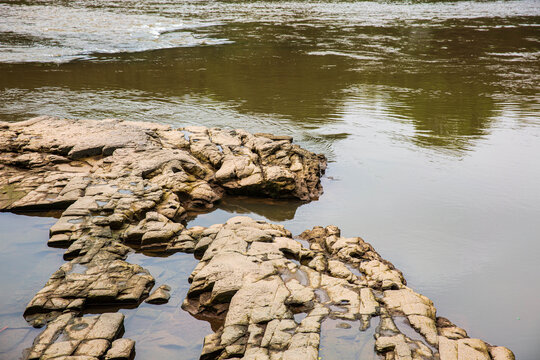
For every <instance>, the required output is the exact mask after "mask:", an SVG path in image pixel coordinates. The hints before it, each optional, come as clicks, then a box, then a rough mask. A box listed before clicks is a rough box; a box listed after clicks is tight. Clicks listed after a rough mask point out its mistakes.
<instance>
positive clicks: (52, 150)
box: [0, 117, 326, 218]
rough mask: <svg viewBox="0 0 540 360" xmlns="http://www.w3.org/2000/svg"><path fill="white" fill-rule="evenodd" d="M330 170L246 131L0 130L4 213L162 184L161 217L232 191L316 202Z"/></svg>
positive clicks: (104, 124) (70, 125) (32, 123)
mask: <svg viewBox="0 0 540 360" xmlns="http://www.w3.org/2000/svg"><path fill="white" fill-rule="evenodd" d="M325 167H326V160H325V158H324V156H322V155H315V154H313V153H310V152H308V151H306V150H304V149H302V148H300V147H299V146H298V145H294V144H292V139H291V138H288V137H278V136H272V135H268V134H259V135H253V134H250V133H248V132H246V131H243V130H221V129H217V128H212V129H207V128H204V127H187V128H181V129H172V128H171V127H170V126H165V125H159V124H155V123H141V122H126V121H121V120H100V121H98V120H67V119H58V118H52V117H39V118H34V119H31V120H28V121H23V122H19V123H1V124H0V175H1V176H0V194H1V195H0V209H8V210H23V209H35V208H45V209H50V208H51V207H55V206H56V207H61V208H64V207H65V206H66V205H67V204H70V203H73V202H75V201H76V200H77V199H79V198H81V197H85V196H94V195H95V194H96V193H97V192H99V190H96V189H95V187H99V186H100V185H101V184H106V185H116V186H118V190H117V191H121V190H125V191H133V192H134V195H135V197H138V195H141V196H142V197H144V196H143V195H142V194H141V192H143V191H144V188H145V187H146V186H154V187H157V188H159V189H160V190H161V191H162V192H163V194H161V195H160V198H159V200H161V201H160V205H161V206H160V210H161V212H162V213H163V214H164V215H165V216H167V217H169V218H175V217H181V216H182V214H183V212H184V211H185V209H186V208H190V207H210V206H212V204H213V203H214V202H215V201H217V200H219V199H220V198H221V196H222V195H223V193H224V192H225V191H227V192H229V193H240V194H252V195H256V196H269V197H275V198H297V199H300V200H313V199H317V198H318V196H319V195H320V193H321V192H322V188H321V185H320V181H319V180H320V175H321V174H322V173H323V172H324V170H325ZM123 180H125V181H123ZM117 182H119V183H117ZM131 182H135V183H137V185H139V184H140V185H142V188H141V187H140V186H136V185H131V186H129V184H130V183H131ZM124 185H125V186H127V187H128V188H124V187H123V186H124ZM133 187H136V188H133ZM104 191H106V189H104ZM108 191H109V192H112V193H114V191H112V190H110V189H109V190H108ZM102 193H103V192H102ZM171 193H172V194H174V195H171ZM92 194H94V195H92ZM111 195H112V194H111ZM179 198H180V200H181V201H180V202H181V204H180V203H179Z"/></svg>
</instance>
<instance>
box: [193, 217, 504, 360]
mask: <svg viewBox="0 0 540 360" xmlns="http://www.w3.org/2000/svg"><path fill="white" fill-rule="evenodd" d="M191 237H192V238H193V239H194V241H195V242H196V243H197V245H196V247H197V246H199V247H202V246H204V248H205V251H204V252H202V251H200V252H198V253H197V252H196V255H197V254H198V256H199V257H200V258H201V261H200V263H199V264H198V266H197V267H196V268H195V270H194V271H193V273H192V274H191V276H190V281H191V287H190V289H189V292H188V295H187V297H186V299H185V300H184V304H183V308H184V309H185V310H187V311H189V312H190V313H191V314H193V315H194V316H195V317H197V318H200V319H205V320H208V321H210V322H211V323H212V324H213V325H214V326H213V328H214V329H216V332H215V333H214V334H211V335H209V336H207V337H206V338H205V342H204V348H203V352H202V355H201V359H231V358H243V359H252V360H255V359H257V360H277V359H282V360H296V359H298V360H300V359H303V360H309V359H314V360H315V359H317V358H318V348H319V344H320V331H321V324H322V323H323V322H324V321H325V320H326V319H342V320H347V321H349V322H348V323H347V324H350V323H351V322H353V323H354V322H357V325H356V326H357V329H358V330H357V331H365V330H366V329H367V328H369V327H370V326H371V325H370V323H371V320H372V318H373V317H378V318H379V321H378V323H379V325H378V326H377V328H376V330H375V338H376V342H375V349H374V350H375V351H376V352H377V353H378V354H379V355H380V356H381V357H382V358H385V359H396V360H398V359H401V360H405V359H443V360H446V359H456V360H457V359H459V360H465V359H485V360H490V359H513V354H512V352H511V351H510V350H508V349H506V348H504V347H495V346H491V345H489V344H487V343H485V342H484V341H482V340H480V339H470V338H469V337H468V336H467V333H466V332H465V330H463V329H461V328H459V327H458V326H456V325H454V324H453V323H451V322H450V321H449V320H447V319H445V318H441V317H437V316H436V309H435V307H434V305H433V303H432V302H431V300H429V299H428V298H426V297H425V296H423V295H421V294H418V293H416V292H414V291H413V290H412V289H410V288H409V287H407V286H406V283H405V280H404V278H403V275H402V274H401V272H400V271H399V270H397V269H395V268H394V266H393V265H392V264H391V263H390V262H388V261H386V260H384V259H382V258H381V257H380V255H379V254H378V253H377V252H376V251H375V250H374V249H373V247H372V246H371V245H369V244H368V243H366V242H364V241H363V240H362V239H361V238H358V237H355V238H345V237H342V236H341V235H340V230H339V229H338V228H337V227H335V226H329V227H326V228H322V227H315V228H313V229H312V230H309V231H305V232H304V233H302V234H301V236H300V237H301V238H302V239H303V240H307V241H308V242H309V249H306V248H304V247H303V246H302V245H301V244H300V243H299V242H297V241H296V240H295V239H293V238H292V236H291V233H290V232H289V231H287V230H286V229H285V228H283V227H282V226H280V225H273V224H269V223H265V222H261V221H255V220H252V219H251V218H248V217H235V218H232V219H230V220H229V221H227V223H225V224H223V225H214V226H212V227H210V228H207V229H204V230H202V231H201V229H197V231H195V232H193V233H192V235H191ZM200 243H202V244H204V245H199V244H200ZM300 313H303V314H304V316H303V318H302V317H300V319H301V320H299V321H296V320H295V314H300ZM347 324H345V325H346V326H349V325H347Z"/></svg>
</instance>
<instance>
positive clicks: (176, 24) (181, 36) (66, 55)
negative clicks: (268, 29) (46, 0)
mask: <svg viewBox="0 0 540 360" xmlns="http://www.w3.org/2000/svg"><path fill="white" fill-rule="evenodd" d="M0 13H2V14H3V15H2V21H0V34H10V35H12V36H11V37H12V38H13V39H15V41H10V42H6V43H4V44H1V38H2V37H0V46H1V48H2V49H3V51H0V62H66V61H71V60H74V59H80V58H91V57H93V55H94V54H98V53H107V54H111V53H121V52H140V51H147V50H157V49H166V48H174V47H189V46H200V45H216V44H226V43H229V42H230V41H229V40H227V39H216V38H211V37H207V36H205V35H203V34H196V33H195V30H196V29H199V28H203V27H208V26H215V25H218V24H219V23H215V22H198V21H184V20H180V19H178V18H167V17H163V16H160V15H153V14H131V13H127V14H126V13H118V12H115V11H110V10H104V9H101V8H72V7H64V6H42V5H34V6H10V5H7V4H1V5H0ZM17 39H23V40H22V41H18V40H17Z"/></svg>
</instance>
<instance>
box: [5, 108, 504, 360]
mask: <svg viewBox="0 0 540 360" xmlns="http://www.w3.org/2000/svg"><path fill="white" fill-rule="evenodd" d="M325 166H326V162H325V159H324V156H322V155H316V154H312V153H310V152H308V151H306V150H303V149H301V148H300V147H298V146H297V145H294V144H292V139H291V138H289V137H280V136H274V135H269V134H255V135H253V134H249V133H247V132H245V131H242V130H221V129H207V128H203V127H189V128H182V129H172V128H170V127H168V126H164V125H157V124H153V123H132V122H124V121H119V120H104V121H93V120H79V121H76V120H66V119H57V118H49V117H41V118H36V119H32V120H29V121H26V122H22V123H15V124H7V123H1V124H0V210H4V211H23V210H24V211H27V210H40V209H47V210H48V209H52V208H57V209H61V210H62V214H61V217H60V218H59V220H58V221H57V223H56V224H55V225H53V226H52V227H51V229H50V239H49V245H50V246H56V247H64V248H66V251H65V253H64V258H65V260H66V261H67V262H66V263H65V264H64V265H62V266H61V267H60V269H59V270H58V271H56V272H55V273H54V274H53V275H52V276H51V277H50V279H49V281H48V282H47V283H46V284H45V287H44V288H43V289H42V290H40V291H39V292H38V293H37V294H36V295H35V296H34V297H33V299H31V300H30V302H29V303H28V305H27V307H26V311H25V314H24V315H25V318H26V319H27V320H28V321H29V322H30V323H31V324H32V325H34V326H36V327H41V326H45V325H46V328H45V330H44V331H43V332H42V334H41V335H39V336H38V337H37V338H36V340H35V342H34V345H33V346H32V348H31V349H29V352H28V354H27V358H29V359H53V358H54V359H66V360H67V359H80V360H82V359H107V360H111V359H128V358H130V357H132V356H133V352H134V342H133V341H132V340H129V339H122V338H120V337H121V335H122V327H123V325H122V324H123V315H122V314H119V313H103V314H102V315H98V316H86V315H84V314H85V312H87V311H88V310H89V309H90V308H93V310H94V311H99V308H96V306H102V305H108V306H109V309H110V306H114V307H116V308H122V307H133V306H138V304H140V303H141V302H142V301H145V300H146V301H147V302H149V303H154V304H160V303H165V302H167V301H168V300H169V297H170V294H169V291H170V287H169V286H167V285H162V286H160V287H159V288H158V289H156V290H154V291H153V292H152V288H153V286H154V283H155V281H154V278H153V277H152V275H151V274H150V273H149V272H148V271H147V270H145V269H143V268H142V267H140V266H138V265H134V264H130V263H128V262H126V261H125V260H126V258H127V254H128V253H129V252H130V251H131V249H133V248H134V249H138V250H143V251H151V252H165V253H174V252H184V253H193V255H194V256H195V257H196V258H197V259H199V260H200V262H199V264H198V265H197V266H196V268H195V269H194V271H193V273H192V274H191V276H190V277H189V279H188V281H189V282H190V283H191V286H190V289H189V292H188V294H187V297H186V298H185V299H184V302H183V305H182V307H183V309H185V310H186V311H188V312H189V313H191V314H192V315H193V316H194V317H196V318H198V319H202V320H206V321H209V322H210V323H211V324H212V328H213V329H214V331H215V332H214V333H213V334H211V335H208V336H207V337H206V338H205V339H204V346H203V350H202V354H201V359H230V358H244V359H251V360H296V359H302V360H309V359H317V358H318V352H319V346H320V341H321V328H322V327H323V323H324V322H325V321H332V320H336V319H337V320H340V321H342V322H341V323H339V324H338V326H342V327H344V328H351V325H350V324H356V325H355V328H351V329H353V331H358V332H361V331H366V330H367V329H369V328H372V327H374V326H375V325H374V324H373V323H374V318H376V322H377V323H378V325H376V329H375V331H374V334H375V338H376V341H375V346H374V351H375V352H376V354H378V355H379V356H380V357H381V358H385V359H388V360H390V359H396V360H409V359H441V360H450V359H451V360H465V359H480V360H483V359H485V360H501V359H513V354H512V352H511V351H510V350H508V349H506V348H504V347H496V346H491V345H489V344H487V343H485V342H484V341H482V340H479V339H471V338H469V337H468V335H467V333H466V331H465V330H463V329H461V328H460V327H458V326H456V325H455V324H453V323H452V322H450V321H449V320H447V319H445V318H442V317H437V314H436V309H435V307H434V305H433V303H432V302H431V300H429V299H428V298H426V297H425V296H423V295H421V294H418V293H416V292H415V291H414V290H412V289H411V288H409V287H407V284H406V281H405V279H404V277H403V274H402V273H401V272H400V271H399V270H398V269H396V268H395V267H394V266H393V265H392V264H391V263H390V262H388V261H386V260H384V259H382V258H381V256H380V255H379V254H378V253H377V252H376V251H375V250H374V248H373V247H372V246H371V245H370V244H368V243H366V242H364V241H363V240H362V239H361V238H358V237H354V238H347V237H342V236H341V233H340V230H339V229H338V228H337V227H335V226H328V227H325V228H323V227H315V228H313V229H312V230H308V231H305V232H304V233H302V234H301V235H300V236H299V237H298V238H294V237H293V236H292V234H291V233H290V232H289V231H288V230H286V229H285V228H284V227H283V226H280V225H275V224H270V223H266V222H262V221H255V220H253V219H251V218H249V217H235V218H232V219H230V220H229V221H227V222H226V223H225V224H216V225H213V226H210V227H207V228H203V227H192V228H185V227H184V225H183V224H182V222H181V221H182V220H183V219H184V218H185V217H186V215H187V214H188V212H190V211H200V210H201V209H203V210H204V209H207V208H209V207H212V206H213V204H214V203H216V202H217V201H218V200H219V199H220V198H221V197H222V196H223V195H224V194H225V193H229V194H243V195H254V196H264V197H272V198H294V199H299V200H304V201H309V200H314V199H317V198H318V196H319V195H320V193H321V192H322V188H321V185H320V176H321V175H322V173H323V172H324V170H325ZM306 244H307V246H306ZM343 321H346V323H344V322H343Z"/></svg>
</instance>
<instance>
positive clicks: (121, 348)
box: [105, 339, 135, 360]
mask: <svg viewBox="0 0 540 360" xmlns="http://www.w3.org/2000/svg"><path fill="white" fill-rule="evenodd" d="M134 349H135V341H133V340H130V339H117V340H114V341H113V342H112V345H111V348H110V349H109V351H107V354H106V355H105V360H129V359H131V355H132V354H133V351H134Z"/></svg>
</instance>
